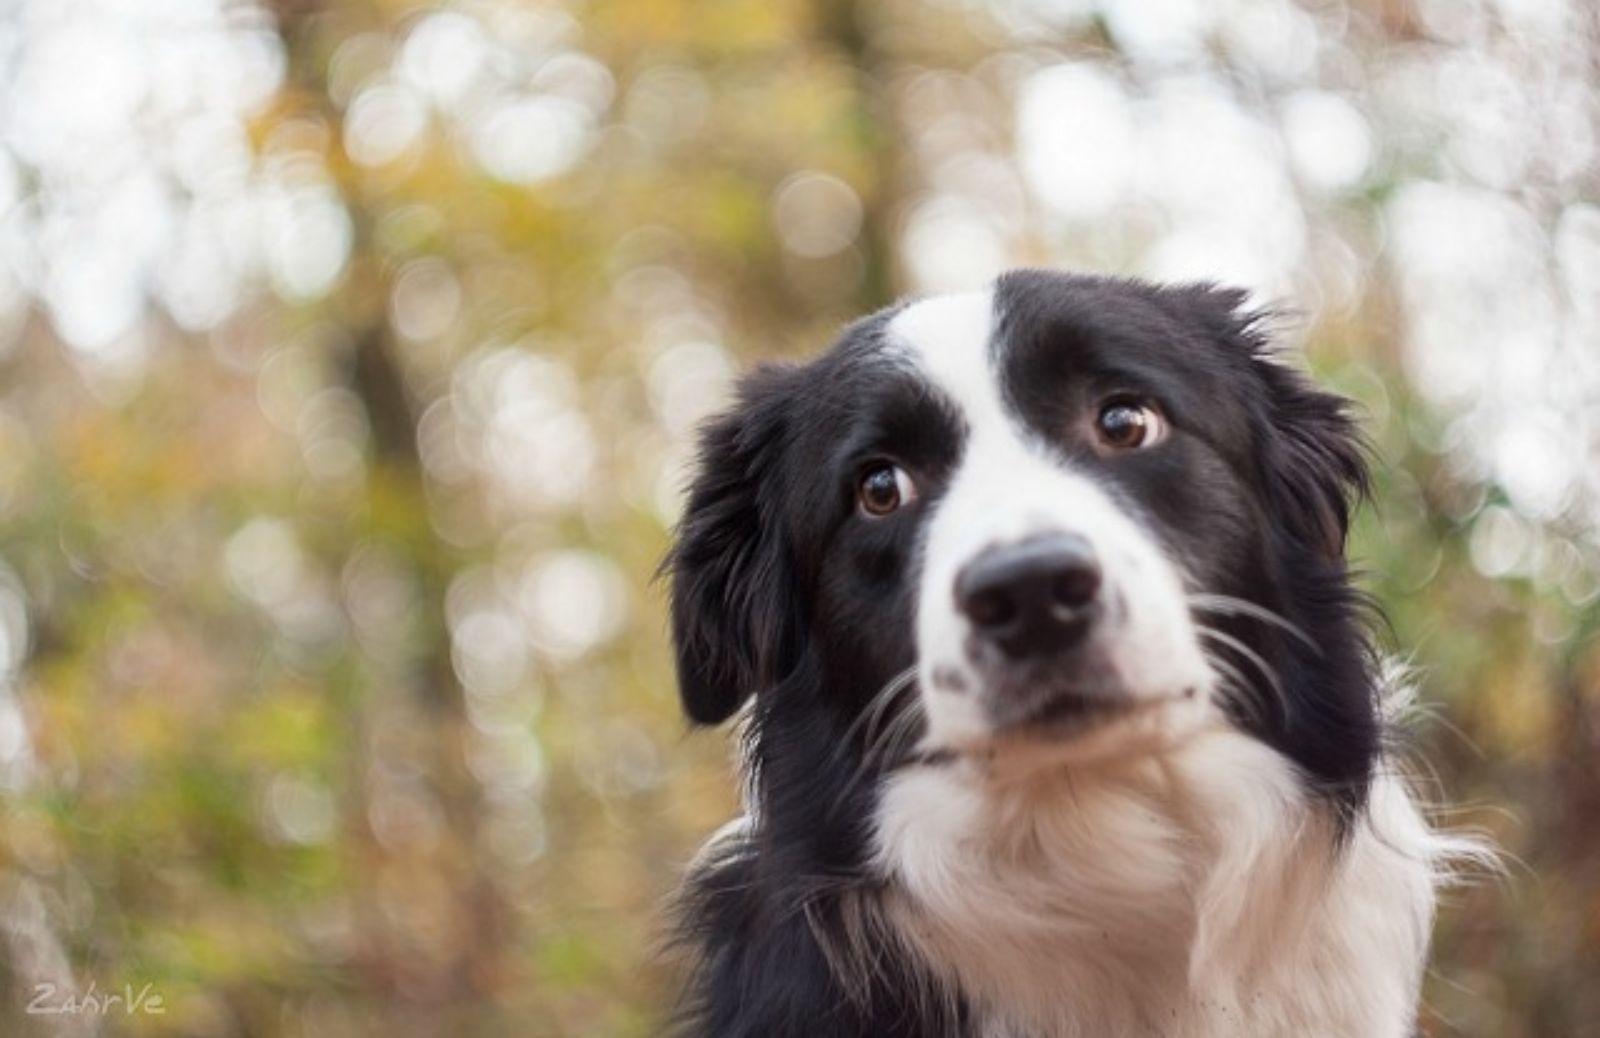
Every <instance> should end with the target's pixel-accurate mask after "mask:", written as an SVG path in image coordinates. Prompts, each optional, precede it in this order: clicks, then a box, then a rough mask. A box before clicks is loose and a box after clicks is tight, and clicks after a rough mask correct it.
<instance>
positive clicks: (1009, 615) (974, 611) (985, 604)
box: [962, 588, 1017, 627]
mask: <svg viewBox="0 0 1600 1038" xmlns="http://www.w3.org/2000/svg"><path fill="white" fill-rule="evenodd" d="M962 609H963V611H964V612H965V613H966V614H967V619H969V620H971V621H972V622H973V624H975V625H976V626H978V627H1003V626H1005V625H1006V624H1008V623H1010V622H1011V621H1013V620H1015V619H1016V618H1017V601H1016V599H1015V598H1013V597H1012V596H1011V594H1010V593H1009V592H1008V591H1006V590H1005V589H1004V588H986V589H984V590H981V591H976V592H973V593H971V594H969V595H967V596H966V599H965V601H963V602H962Z"/></svg>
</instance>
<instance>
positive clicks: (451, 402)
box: [0, 0, 1600, 1038]
mask: <svg viewBox="0 0 1600 1038" xmlns="http://www.w3.org/2000/svg"><path fill="white" fill-rule="evenodd" d="M1597 80H1600V8H1597V7H1596V6H1595V5H1594V4H1592V3H1591V2H1589V0H1363V2H1354V3H1336V2H1331V0H1327V2H1321V0H1315V2H1314V0H1301V2H1295V0H1137V2H1133V0H1128V2H1113V0H1102V2H1095V0H1002V2H999V3H978V2H976V0H884V2H868V0H569V2H559V0H550V2H541V0H461V2H457V3H447V2H441V3H432V4H428V3H418V2H413V0H343V2H333V0H329V2H317V0H276V2H251V0H5V2H3V3H0V1031H3V1033H4V1034H6V1035H32V1034H57V1033H61V1034H79V1033H85V1034H87V1033H93V1032H95V1031H97V1030H98V1031H101V1032H103V1033H110V1034H134V1035H144V1034H176V1035H196V1036H202V1035H203V1036H233V1035H272V1036H277V1035H285V1036H307V1038H313V1036H345V1035H350V1036H363V1035H385V1036H409V1035H429V1036H432V1035H443V1034H461V1035H537V1036H546V1035H549V1036H567V1035H573V1036H633V1035H645V1034H651V1033H654V1032H655V1031H656V1030H657V1029H658V1028H659V1027H660V1025H661V1022H662V1019H663V1017H662V1008H663V1006H665V1005H666V1004H667V1002H668V1000H669V997H670V992H671V990H672V971H671V966H670V964H669V963H667V962H665V961H664V960H663V959H662V958H660V956H659V955H658V954H657V950H658V948H659V944H660V938H661V934H662V923H661V918H662V917H661V913H660V905H661V901H662V898H663V897H664V895H666V894H667V892H668V891H669V890H670V889H671V887H672V886H673V884H674V882H675V880H676V877H677V875H678V874H679V870H680V868H681V866H682V865H683V863H684V862H685V861H686V860H687V858H688V857H689V856H690V855H691V854H692V852H693V850H694V848H695V847H696V846H697V845H698V843H699V841H700V840H701V839H702V838H703V837H704V836H705V834H706V833H708V832H709V831H710V830H711V829H712V828H714V827H715V826H716V825H717V824H719V823H720V822H721V821H723V820H724V819H725V818H726V817H728V816H729V814H730V813H731V811H732V810H733V797H732V784H731V781H730V767H729V752H728V747H727V744H726V740H725V738H724V737H723V736H722V735H721V734H719V733H706V734H690V733H689V732H688V731H687V730H686V728H685V726H684V724H683V722H682V721H681V720H680V718H679V715H678V712H677V705H676V701H675V690H674V688H673V683H672V678H671V672H670V666H669V660H668V657H667V654H666V651H665V649H666V646H665V630H664V623H663V615H662V613H663V610H662V592H661V589H660V588H659V587H656V586H653V585H652V584H651V574H652V571H653V568H654V567H655V565H656V563H657V560H658V559H659V558H660V556H661V553H662V551H663V548H664V546H665V544H666V541H667V536H668V530H669V529H670V526H671V523H672V522H673V520H674V517H675V515H676V513H677V510H678V508H679V501H680V493H681V489H682V485H683V479H684V475H685V473H684V462H685V459H686V456H687V452H688V447H689V444H690V442H691V433H692V429H693V427H694V425H695V423H696V422H697V421H698V420H699V419H700V418H702V417H703V416H705V415H707V414H708V413H709V412H711V411H712V410H714V409H715V408H716V407H717V405H718V404H719V402H721V401H722V400H724V399H725V395H726V393H727V387H728V384H729V379H730V376H731V373H733V372H734V371H736V370H738V369H739V368H741V367H743V366H744V365H746V364H748V363H750V362H751V361H754V360H756V359H760V358H772V357H784V356H800V355H804V354H807V353H809V352H811V351H813V350H815V349H817V348H819V347H821V346H822V345H823V344H824V343H825V342H826V341H827V340H828V339H829V338H830V337H831V335H832V334H833V332H834V330H835V329H836V328H837V327H838V326H839V324H840V323H841V322H842V321H843V320H845V319H847V318H850V317H852V316H855V315H858V314H860V313H862V312H864V311H866V310H869V309H871V308H875V307H877V306H880V305H882V304H884V303H886V302H888V301H889V300H890V299H892V298H893V297H895V296H896V295H899V294H901V293H906V292H930V291H939V290H947V289H955V288H964V287H971V286H975V285H977V284H979V283H981V282H982V281H983V280H985V279H987V278H988V277H990V276H992V275H993V274H994V273H995V272H997V271H998V270H1000V269H1002V268H1005V267H1008V266H1013V265H1019V264H1037V265H1062V266H1070V267H1076V268H1085V269H1090V270H1096V271H1108V272H1117V273H1133V274H1144V275H1151V276H1156V277H1161V278H1216V279H1222V280H1226V281H1230V282H1234V283H1238V284H1241V285H1244V286H1246V287H1248V288H1249V289H1251V290H1252V292H1253V293H1254V294H1255V297H1256V298H1257V299H1258V300H1260V301H1262V302H1271V303H1280V304H1286V305H1287V306H1289V307H1290V308H1292V310H1293V313H1294V317H1293V318H1292V320H1290V321H1289V322H1288V325H1289V327H1290V338H1291V340H1292V343H1291V344H1292V345H1293V346H1294V347H1295V348H1297V349H1300V350H1303V351H1304V353H1305V354H1306V356H1307V358H1308V362H1309V363H1310V364H1311V365H1312V367H1314V368H1315V369H1316V371H1317V372H1318V373H1319V375H1321V376H1322V377H1323V378H1325V379H1327V380H1328V381H1330V382H1331V383H1332V384H1333V385H1335V386H1337V387H1338V388H1340V389H1342V390H1343V391H1345V392H1347V393H1349V394H1351V395H1352V396H1354V397H1355V398H1357V399H1358V400H1359V401H1360V402H1361V404H1362V407H1363V410H1364V413H1365V415H1366V418H1367V421H1368V423H1369V428H1370V430H1371V433H1372V436H1373V438H1374V440H1375V442H1376V444H1377V445H1378V449H1379V453H1380V457H1381V463H1380V464H1379V466H1378V470H1377V471H1378V493H1377V501H1376V506H1375V507H1374V508H1372V509H1369V510H1368V511H1367V512H1366V513H1365V514H1364V517H1363V520H1362V523H1361V527H1360V530H1359V533H1358V536H1357V538H1356V542H1355V555H1356V557H1357V559H1358V562H1359V564H1360V565H1361V566H1362V567H1363V569H1364V570H1365V572H1366V574H1367V576H1366V578H1365V579H1366V581H1367V583H1368V585H1369V586H1370V588H1371V589H1372V590H1373V591H1374V592H1375V593H1376V594H1377V595H1378V597H1379V598H1380V599H1381V601H1382V602H1383V603H1384V604H1385V606H1386V607H1387V608H1388V611H1389V615H1390V616H1391V617H1392V620H1393V633H1392V634H1391V635H1388V636H1386V637H1387V638H1388V641H1389V644H1390V645H1391V647H1393V648H1394V649H1396V650H1397V651H1403V652H1404V654H1405V656H1406V657H1407V658H1408V659H1409V660H1410V661H1411V662H1412V663H1413V664H1414V665H1415V666H1416V667H1417V668H1418V674H1419V680H1420V683H1421V686H1422V690H1423V698H1424V699H1425V701H1426V702H1427V703H1428V704H1429V705H1430V709H1431V713H1432V719H1431V720H1427V719H1425V720H1424V722H1423V723H1422V724H1421V726H1420V728H1419V731H1418V743H1419V747H1420V749H1421V750H1422V752H1423V754H1424V755H1425V756H1426V758H1427V759H1428V761H1429V762H1431V766H1432V769H1433V771H1434V772H1435V775H1434V777H1433V778H1431V779H1430V780H1429V782H1430V786H1429V788H1430V791H1431V793H1432V794H1433V795H1436V796H1439V797H1441V798H1444V797H1447V798H1448V799H1449V800H1450V801H1451V802H1452V803H1453V804H1455V805H1456V806H1455V807H1454V808H1453V809H1452V810H1451V811H1450V812H1449V813H1448V814H1447V815H1446V817H1447V819H1448V820H1449V821H1450V822H1451V823H1453V824H1460V825H1472V826H1479V827H1482V828H1485V829H1487V830H1488V831H1490V832H1492V833H1493V834H1494V835H1495V837H1496V838H1497V839H1498V840H1500V841H1501V842H1502V843H1503V845H1504V846H1505V847H1506V848H1507V849H1508V850H1509V851H1510V852H1511V854H1512V856H1513V864H1512V866H1511V875H1510V878H1509V879H1508V880H1507V881H1506V882H1504V883H1500V884H1496V883H1494V882H1489V883H1485V884H1483V885H1480V886H1478V887H1476V888H1473V889H1470V890H1467V891H1463V892H1459V893H1457V894H1455V895H1453V896H1452V898H1451V900H1450V903H1449V905H1448V906H1447V908H1446V910H1445V912H1444V915H1443V918H1442V920H1441V923H1440V926H1439V931H1438V939H1437V953H1436V955H1435V959H1434V969H1433V972H1432V974H1431V976H1430V979H1429V981H1428V986H1427V1008H1426V1011H1425V1012H1426V1015H1425V1023H1426V1027H1427V1030H1428V1033H1430V1034H1432V1035H1436V1036H1442V1035H1469V1036H1479V1035H1488V1036H1553V1035H1560V1036H1571V1035H1584V1034H1588V1035H1594V1034H1600V984H1596V980H1597V978H1600V643H1597V641H1596V639H1595V637H1594V634H1595V631H1596V628H1597V625H1600V161H1597V158H1600V155H1597V148H1600V93H1597V86H1600V82H1597ZM41 983H49V984H54V985H56V986H57V987H56V989H55V990H56V992H57V994H56V995H55V997H54V1001H50V1002H47V1003H46V1004H47V1005H56V1004H59V1003H60V1002H62V1001H63V1000H64V999H65V998H66V997H67V996H68V995H70V994H71V993H73V992H78V993H83V992H86V991H88V990H89V989H90V985H94V989H95V990H97V991H98V992H99V993H101V994H102V995H104V994H105V993H107V992H109V991H114V992H116V993H119V994H120V993H122V991H123V987H124V985H129V984H131V985H133V987H134V991H135V993H137V992H138V991H139V990H140V989H141V988H142V986H143V985H145V984H149V985H150V989H149V990H150V991H151V992H152V993H154V994H157V995H159V996H160V997H161V998H162V1000H163V1006H164V1008H165V1010H166V1012H165V1013H163V1014H160V1015H155V1014H146V1013H139V1014H134V1015H128V1014H126V1013H125V1012H122V1011H120V1010H118V1011H116V1012H113V1013H112V1014H111V1015H109V1016H104V1017H99V1016H96V1015H95V1014H93V1013H89V1014H83V1013H80V1014H77V1015H63V1016H53V1017H41V1016H36V1015H29V1014H27V1013H25V1012H24V1007H25V1006H26V1005H27V1003H28V1002H29V1001H31V1000H32V999H33V998H34V997H35V994H36V992H38V990H39V989H38V988H37V985H39V984H41Z"/></svg>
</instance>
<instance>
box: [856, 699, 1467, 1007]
mask: <svg viewBox="0 0 1600 1038" xmlns="http://www.w3.org/2000/svg"><path fill="white" fill-rule="evenodd" d="M963 767H965V768H970V766H963ZM1450 852H1451V848H1450V845H1449V841H1448V840H1447V839H1445V838H1443V837H1440V836H1437V835H1435V834H1434V833H1432V832H1431V831H1430V830H1429V829H1428V827H1427V826H1426V825H1425V824H1424V822H1423V821H1422V819H1421V818H1420V817H1419V815H1418V813H1417V811H1416V809H1415V808H1414V806H1413V805H1412V802H1411V800H1410V798H1409V797H1408V795H1407V794H1406V792H1405V790H1404V788H1403V786H1402V784H1401V782H1400V780H1399V779H1398V778H1397V777H1395V776H1393V775H1383V776H1379V777H1378V778H1377V780H1376V782H1375V783H1374V786H1373V789H1372V794H1371V799H1370V802H1369V804H1368V806H1367V809H1366V812H1365V815H1364V817H1362V818H1361V819H1358V820H1357V821H1356V822H1355V823H1354V827H1353V828H1352V829H1351V831H1349V832H1348V833H1347V834H1345V838H1344V839H1343V840H1342V841H1341V840H1340V839H1339V838H1338V836H1337V835H1336V829H1335V826H1334V825H1333V822H1332V817H1331V813H1330V811H1329V809H1328V805H1326V804H1324V803H1321V802H1318V801H1316V800H1313V799H1308V796H1307V794H1306V792H1305V791H1304V787H1303V784H1302V783H1301V782H1300V781H1298V780H1297V778H1296V776H1295V775H1294V774H1293V772H1292V770H1291V766H1290V765H1289V764H1288V763H1287V762H1286V761H1285V760H1284V759H1283V758H1282V757H1280V756H1279V755H1278V754H1276V753H1275V752H1274V751H1272V750H1271V749H1269V748H1267V747H1266V746H1263V745H1262V744H1261V743H1259V742H1257V741H1255V740H1253V739H1250V738H1247V737H1245V736H1242V735H1238V734H1234V733H1232V732H1229V731H1224V730H1219V731H1215V732H1211V733H1208V734H1205V735H1203V736H1201V737H1199V738H1197V739H1196V740H1194V741H1193V742H1192V743H1190V744H1189V745H1187V746H1186V747H1184V748H1183V749H1181V750H1179V751H1177V752H1174V753H1171V754H1167V755H1164V756H1161V757H1147V758H1143V759H1139V760H1135V761H1131V762H1128V763H1126V764H1123V765H1119V766H1114V767H1106V766H1103V765H1097V766H1096V767H1095V768H1093V769H1085V770H1084V771H1082V772H1074V771H1071V770H1060V771H1057V772H1055V773H1053V774H1049V775H1046V776H1044V777H1035V778H1031V779H1028V780H1026V781H1018V782H1009V783H997V782H994V781H989V780H986V778H985V777H984V776H983V775H980V774H977V773H974V772H972V771H970V770H969V771H967V773H962V771H961V770H960V769H957V770H951V769H944V770H929V769H922V770H913V771H909V772H906V773H903V774H901V775H900V776H898V777H896V778H895V779H893V780H892V781H891V782H890V784H889V785H888V787H887V789H886V791H885V794H884V798H883V800H882V802H881V805H880V808H879V811H878V816H877V859H878V862H877V863H878V866H879V868H881V869H882V870H883V872H884V873H885V874H886V875H887V876H889V877H890V878H891V882H890V886H889V892H888V893H887V895H886V898H887V900H886V903H885V905H884V911H885V916H886V920H887V922H888V924H889V927H890V928H891V930H893V931H894V932H895V933H896V935H897V936H898V937H899V939H900V940H902V941H903V942H904V943H905V945H906V946H907V949H908V950H909V951H910V952H911V954H913V955H915V956H916V957H917V958H919V959H921V960H922V961H923V963H924V964H925V965H926V966H927V968H929V969H930V970H931V971H933V972H934V973H935V974H936V975H937V976H938V977H939V979H940V980H941V981H942V982H943V983H944V984H948V985H951V986H953V987H954V988H956V989H957V990H958V991H959V992H960V994H961V995H962V996H963V997H964V999H965V1000H966V1001H967V1002H968V1004H970V1005H971V1006H972V1007H973V1009H974V1011H975V1013H976V1015H977V1017H978V1020H979V1021H980V1023H981V1033H983V1034H985V1035H994V1036H1000V1035H1004V1036H1007V1038H1012V1036H1022V1035H1030V1036H1032V1035H1051V1036H1072V1035H1083V1036H1091V1035H1094V1036H1100V1035H1113V1034H1114V1035H1138V1034H1159V1035H1163V1036H1168V1038H1223V1036H1232V1035H1239V1034H1252V1035H1285V1036H1287V1035H1304V1034H1328V1035H1334V1034H1337V1035H1352V1036H1354V1035H1361V1036H1363V1038H1400V1036H1402V1035H1406V1034H1409V1033H1411V1028H1412V1027H1413V1025H1414V1019H1413V1016H1412V1014H1413V1012H1414V1006H1415V1004H1416V994H1417V986H1418V983H1419V980H1420V976H1421V972H1422V968H1423V964H1424V960H1425V957H1426V951H1427V944H1428V933H1429V928H1430V924H1431V920H1432V915H1433V905H1434V894H1433V884H1434V871H1435V869H1436V868H1438V867H1440V865H1441V863H1442V862H1443V860H1444V858H1446V857H1448V856H1449V854H1450Z"/></svg>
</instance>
